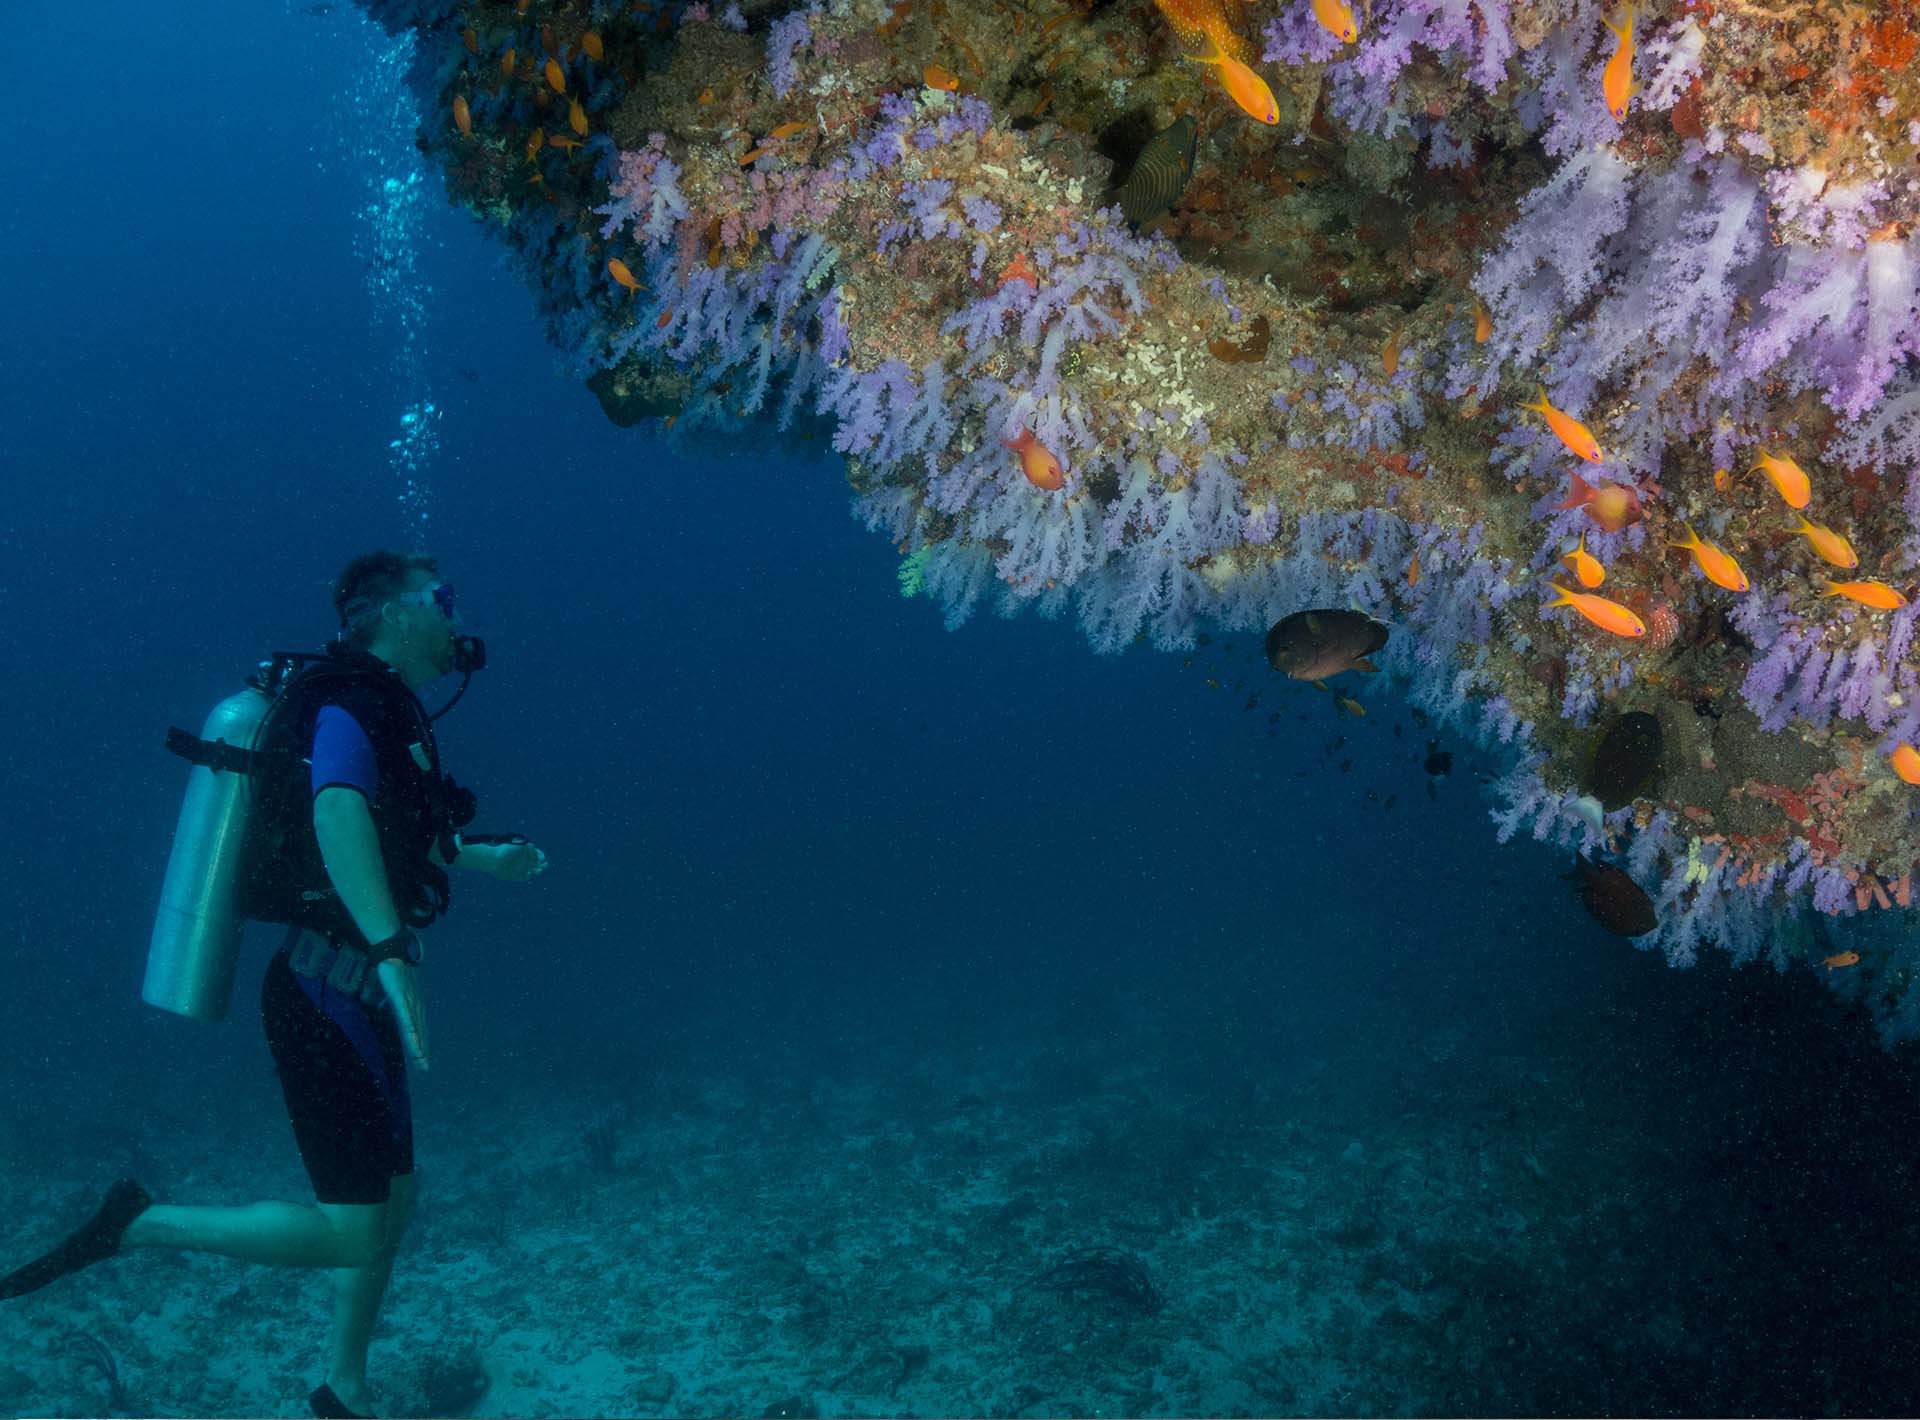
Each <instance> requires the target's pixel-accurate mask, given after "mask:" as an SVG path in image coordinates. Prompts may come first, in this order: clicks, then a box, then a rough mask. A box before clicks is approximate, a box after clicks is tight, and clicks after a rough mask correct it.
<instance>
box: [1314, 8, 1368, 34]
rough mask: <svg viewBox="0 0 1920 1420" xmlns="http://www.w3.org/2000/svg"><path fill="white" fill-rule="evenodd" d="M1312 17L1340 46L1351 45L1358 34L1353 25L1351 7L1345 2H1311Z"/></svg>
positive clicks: (1356, 28)
mask: <svg viewBox="0 0 1920 1420" xmlns="http://www.w3.org/2000/svg"><path fill="white" fill-rule="evenodd" d="M1313 17H1314V19H1316V20H1318V21H1319V22H1320V27H1321V28H1322V29H1324V30H1325V31H1326V32H1327V33H1328V34H1330V35H1332V36H1333V37H1334V38H1335V39H1337V40H1339V41H1340V43H1342V44H1352V43H1353V41H1354V39H1355V38H1356V37H1357V36H1358V35H1359V33H1360V31H1359V29H1358V27H1357V26H1355V24H1354V23H1353V7H1352V6H1351V5H1349V4H1347V3H1346V0H1313Z"/></svg>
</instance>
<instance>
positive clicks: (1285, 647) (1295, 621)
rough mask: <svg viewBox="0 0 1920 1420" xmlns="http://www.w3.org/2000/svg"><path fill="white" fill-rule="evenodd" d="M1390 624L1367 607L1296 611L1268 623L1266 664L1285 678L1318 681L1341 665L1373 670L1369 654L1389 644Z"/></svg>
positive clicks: (1349, 669)
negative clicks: (1367, 611)
mask: <svg viewBox="0 0 1920 1420" xmlns="http://www.w3.org/2000/svg"><path fill="white" fill-rule="evenodd" d="M1387 636H1388V628H1387V624H1386V623H1385V622H1383V621H1375V620H1374V619H1373V618H1372V617H1370V616H1368V615H1367V614H1366V613H1365V612H1360V611H1347V610H1344V609H1341V608H1322V609H1315V610H1312V611H1296V612H1294V613H1292V614H1291V615H1288V616H1283V617H1281V618H1280V620H1278V621H1276V622H1274V624H1273V625H1272V626H1270V627H1269V628H1268V629H1267V664H1268V665H1270V666H1272V667H1273V668H1274V669H1275V670H1277V671H1279V672H1280V674H1282V675H1284V676H1285V677H1286V678H1287V679H1288V680H1310V681H1313V682H1314V683H1316V684H1318V683H1319V682H1321V681H1323V680H1325V679H1326V678H1327V677H1328V676H1336V675H1339V674H1340V673H1341V672H1342V671H1368V672H1372V671H1376V670H1378V669H1379V667H1377V666H1375V665H1374V664H1373V662H1372V661H1370V660H1368V659H1367V657H1369V656H1371V655H1372V654H1373V653H1374V652H1375V651H1377V650H1379V649H1380V648H1381V647H1382V646H1384V645H1386V644H1387Z"/></svg>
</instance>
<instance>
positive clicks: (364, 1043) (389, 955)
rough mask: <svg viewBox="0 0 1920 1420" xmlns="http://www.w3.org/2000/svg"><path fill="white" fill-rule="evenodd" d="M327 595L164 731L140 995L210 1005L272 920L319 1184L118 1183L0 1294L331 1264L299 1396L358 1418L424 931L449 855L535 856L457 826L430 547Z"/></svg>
mask: <svg viewBox="0 0 1920 1420" xmlns="http://www.w3.org/2000/svg"><path fill="white" fill-rule="evenodd" d="M333 603H334V610H335V611H336V612H337V613H338V614H339V618H340V634H339V637H338V638H337V639H336V640H334V641H333V642H331V643H329V644H328V646H327V648H326V650H325V651H323V652H321V653H319V654H317V655H316V654H301V653H291V654H289V653H276V655H275V656H274V657H273V658H272V659H270V660H268V661H266V662H263V663H262V666H261V670H260V672H259V673H258V674H257V675H256V676H255V677H254V678H253V679H252V680H251V681H250V682H249V684H248V688H247V689H246V690H244V691H241V692H239V693H237V694H235V695H233V696H231V697H229V698H228V699H227V700H226V701H223V702H222V703H221V705H220V706H218V707H216V709H215V711H214V713H213V715H212V716H211V717H210V718H209V720H208V722H207V733H206V734H205V735H204V736H201V737H197V736H193V735H190V734H187V733H186V732H185V731H181V730H174V731H172V732H171V733H170V734H169V736H168V747H169V748H170V749H173V750H174V751H175V752H177V753H180V754H182V755H183V756H184V757H186V758H187V759H189V760H190V761H191V762H192V763H193V764H194V766H195V767H194V769H193V770H192V771H191V772H190V777H189V782H188V790H187V797H186V801H185V803H184V804H183V807H182V810H181V817H180V825H179V828H178V829H177V830H176V832H175V835H174V846H173V854H172V858H171V860H170V861H169V864H168V871H167V882H166V885H165V887H163V889H162V893H161V906H160V913H159V918H158V920H157V922H156V924H155V927H154V935H153V941H152V944H151V946H150V948H149V951H148V958H147V977H146V985H145V988H144V991H143V994H144V996H145V997H146V999H147V1000H148V1001H150V1002H152V1003H153V1004H155V1005H159V1006H162V1007H164V1008H166V1009H169V1010H173V1011H177V1012H179V1013H181V1014H185V1015H189V1016H195V1017H198V1018H201V1019H207V1020H218V1019H220V1018H221V1017H223V1016H224V1015H225V1013H226V1007H227V998H228V995H229V993H230V991H231V987H232V980H233V971H234V960H235V957H236V956H237V953H238V949H239V942H240V932H241V928H242V926H243V925H244V923H245V921H246V920H248V919H252V920H256V921H266V922H275V923H284V924H285V925H286V927H287V933H286V939H285V941H284V943H283V944H282V946H281V947H280V949H279V951H278V952H277V953H276V954H275V955H274V957H273V960H272V961H271V963H270V964H269V965H268V967H267V971H266V977H265V981H264V983H263V985H262V988H261V997H260V1005H261V1016H262V1019H263V1021H264V1023H265V1026H266V1036H267V1044H268V1047H269V1049H270V1051H271V1053H272V1055H273V1061H274V1068H275V1071H276V1073H277V1074H278V1076H279V1079H280V1085H281V1091H282V1093H283V1095H284V1096H285V1099H286V1106H287V1114H288V1117H289V1118H290V1119H291V1121H292V1124H293V1133H294V1139H295V1142H296V1143H297V1144H298V1146H299V1149H300V1156H301V1159H302V1161H303V1162H304V1163H305V1165H306V1169H307V1174H308V1177H309V1178H310V1179H311V1180H312V1183H313V1192H314V1198H315V1200H316V1201H315V1202H314V1203H313V1204H311V1205H309V1204H303V1203H288V1202H260V1203H251V1204H247V1205H244V1206H240V1207H193V1206H185V1205H179V1204H170V1203H156V1202H154V1201H153V1200H152V1198H151V1197H150V1196H149V1195H148V1194H147V1192H146V1191H145V1190H144V1189H143V1188H141V1187H140V1185H139V1184H138V1183H137V1182H135V1181H133V1180H132V1179H121V1180H120V1181H119V1182H117V1183H115V1184H114V1185H113V1186H112V1187H111V1188H110V1189H109V1190H108V1191H107V1195H106V1199H105V1201H104V1202H102V1204H101V1205H100V1208H99V1210H98V1211H97V1212H96V1213H95V1215H94V1216H93V1218H92V1219H91V1220H90V1221H89V1222H88V1223H87V1224H86V1225H85V1226H84V1227H82V1228H80V1229H79V1230H78V1231H77V1232H75V1233H73V1234H72V1235H71V1236H69V1237H68V1238H67V1239H66V1240H65V1241H64V1242H62V1243H61V1244H60V1245H59V1246H58V1247H56V1248H54V1249H53V1250H52V1251H51V1252H48V1253H46V1254H45V1255H44V1256H42V1257H40V1258H39V1259H37V1260H35V1261H34V1262H31V1263H29V1264H27V1265H26V1266H25V1267H22V1268H20V1269H18V1270H17V1271H15V1272H13V1273H11V1274H10V1275H8V1276H6V1277H4V1278H0V1297H16V1296H22V1295H24V1294H26V1293H28V1292H32V1291H37V1290H38V1289H39V1288H41V1287H44V1286H46V1285H47V1284H48V1283H50V1282H53V1281H55V1280H57V1279H59V1278H61V1277H64V1276H67V1275H68V1274H70V1273H73V1272H77V1271H79V1270H80V1269H81V1268H83V1267H86V1266H89V1265H90V1264H92V1263H95V1262H98V1261H101V1260H102V1259H104V1258H107V1257H110V1256H112V1255H114V1254H115V1253H117V1252H122V1251H126V1250H128V1249H131V1248H173V1249H179V1250H185V1251H193V1252H211V1253H219V1254H222V1255H224V1256H227V1257H236V1258H240V1259H242V1260H244V1261H248V1262H260V1263H268V1264H272V1265H277V1266H283V1267H325V1268H330V1269H333V1270H334V1306H333V1349H332V1358H331V1361H330V1363H329V1366H328V1369H327V1374H326V1378H325V1380H324V1381H323V1382H322V1383H321V1384H320V1385H319V1386H318V1387H316V1388H315V1389H314V1391H313V1392H312V1394H311V1395H310V1396H309V1397H308V1402H309V1404H310V1406H311V1407H312V1410H313V1413H314V1414H315V1415H316V1416H353V1415H371V1414H372V1413H373V1409H372V1403H371V1395H370V1393H369V1391H368V1386H367V1375H366V1366H367V1343H368V1340H369V1338H370V1337H371V1336H372V1333H373V1326H374V1321H375V1318H376V1317H377V1316H378V1314H379V1310H380V1304H381V1301H382V1299H383V1298H384V1296H385V1294H386V1289H387V1281H388V1277H389V1275H390V1274H391V1272H392V1268H393V1260H394V1255H395V1252H396V1250H397V1248H398V1246H399V1242H400V1238H401V1234H402V1233H403V1232H404V1230H405V1228H406V1226H407V1222H408V1219H409V1218H410V1216H411V1215H412V1213H413V1208H414V1201H415V1180H414V1161H413V1119H412V1111H411V1107H410V1102H409V1096H408V1090H407V1073H406V1068H407V1061H408V1059H411V1060H412V1061H413V1063H414V1064H416V1065H418V1066H419V1067H420V1068H421V1069H423V1070H424V1069H426V1068H427V1065H428V1060H429V1053H428V1045H427V1026H426V1016H425V1012H424V1007H423V1001H422V996H421V984H420V970H421V961H422V953H421V946H420V938H419V935H418V929H419V928H422V927H425V926H427V925H428V924H429V923H431V922H432V921H433V920H434V919H435V918H437V917H439V916H440V915H441V914H442V913H443V912H444V911H445V910H446V907H447V903H448V898H449V891H450V889H449V881H448V874H447V871H446V870H447V868H449V867H459V868H463V869H469V870H474V871H478V872H481V873H485V874H487V875H489V876H491V877H495V878H499V879H502V880H503V881H507V882H525V881H527V880H528V879H530V878H532V877H534V876H535V875H536V874H538V873H540V872H542V871H544V870H545V868H546V866H547V859H546V855H545V854H544V853H542V852H541V851H540V850H539V849H538V848H537V847H535V846H534V845H533V844H532V843H530V842H528V841H527V840H526V839H525V838H523V837H520V836H519V835H505V834H495V835H483V834H465V833H463V832H462V831H461V830H462V829H464V827H465V826H466V824H468V823H470V822H471V821H472V819H473V816H474V808H475V804H474V798H473V795H472V794H471V792H469V791H468V790H466V789H463V788H461V787H460V786H459V785H458V784H456V783H455V782H454V781H453V779H452V778H451V777H450V776H448V775H447V774H446V773H445V772H444V771H443V770H442V769H441V767H440V757H439V750H438V748H437V746H436V744H435V741H434V736H433V720H434V719H436V718H438V715H441V714H445V713H446V711H447V710H448V709H451V708H452V705H453V703H454V701H457V700H459V698H460V696H461V695H462V694H464V693H465V691H466V688H467V684H468V683H469V682H470V681H471V679H472V675H473V672H474V671H476V670H478V669H480V668H481V667H482V666H483V665H484V664H485V661H486V648H485V646H484V644H483V643H482V642H481V641H480V640H479V639H478V638H477V637H472V636H464V635H461V634H459V632H458V620H457V617H456V614H455V607H454V593H453V588H452V587H450V586H448V585H447V584H446V583H445V582H442V581H441V580H440V579H439V576H438V573H437V569H436V567H435V564H434V562H433V560H432V559H431V558H426V557H418V556H407V555H404V554H400V553H395V552H374V553H369V554H367V555H365V556H362V557H358V558H355V559H354V560H353V561H352V562H351V563H349V564H348V565H347V567H346V569H345V570H344V571H343V572H342V573H341V574H340V576H339V579H338V580H337V581H336V582H335V584H334V588H333ZM454 671H458V672H460V673H461V674H462V675H463V677H464V678H463V680H462V682H461V685H460V689H459V690H458V691H457V692H456V693H455V694H454V696H453V699H452V700H450V701H449V702H448V703H447V705H446V706H443V707H442V708H441V710H440V711H438V712H436V714H435V715H431V716H430V715H429V714H428V713H427V711H426V709H425V707H424V706H422V704H421V703H420V700H419V698H418V692H419V691H420V690H421V689H422V688H423V687H425V686H426V685H428V684H429V683H430V682H432V681H435V680H438V679H439V678H440V677H442V676H444V675H447V674H448V673H450V672H454Z"/></svg>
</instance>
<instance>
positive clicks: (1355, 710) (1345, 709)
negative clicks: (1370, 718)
mask: <svg viewBox="0 0 1920 1420" xmlns="http://www.w3.org/2000/svg"><path fill="white" fill-rule="evenodd" d="M1333 704H1334V708H1335V709H1337V710H1338V711H1339V712H1340V713H1341V714H1342V715H1354V716H1358V717H1359V718H1360V719H1363V720H1364V719H1365V718H1366V717H1367V707H1366V706H1364V705H1362V704H1361V703H1360V702H1359V701H1358V700H1355V699H1354V698H1353V697H1352V696H1351V695H1340V696H1336V697H1334V702H1333Z"/></svg>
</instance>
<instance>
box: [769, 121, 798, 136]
mask: <svg viewBox="0 0 1920 1420" xmlns="http://www.w3.org/2000/svg"><path fill="white" fill-rule="evenodd" d="M806 131H807V125H806V124H804V123H800V122H797V121H790V122H787V123H783V124H781V125H780V126H779V127H777V128H775V129H774V130H773V132H771V133H769V134H768V135H767V137H768V138H770V139H772V138H791V137H793V135H794V134H796V133H805V132H806Z"/></svg>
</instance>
